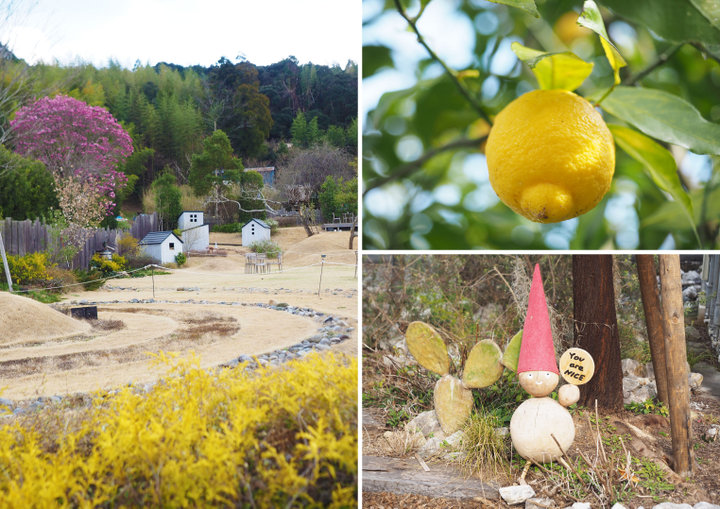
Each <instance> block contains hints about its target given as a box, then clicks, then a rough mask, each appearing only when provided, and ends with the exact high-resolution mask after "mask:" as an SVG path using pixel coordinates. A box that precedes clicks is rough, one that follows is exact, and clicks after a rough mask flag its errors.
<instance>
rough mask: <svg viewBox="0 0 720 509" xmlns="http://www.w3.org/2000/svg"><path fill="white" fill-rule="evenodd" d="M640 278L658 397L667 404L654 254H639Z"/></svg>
mask: <svg viewBox="0 0 720 509" xmlns="http://www.w3.org/2000/svg"><path fill="white" fill-rule="evenodd" d="M635 263H636V264H637V271H638V279H639V281H640V294H641V295H642V303H643V310H644V311H645V325H646V327H647V335H648V342H649V343H650V355H651V356H652V364H653V371H654V372H655V382H656V384H657V391H658V399H659V400H660V401H662V402H663V403H665V405H667V404H668V403H669V402H670V401H669V399H668V386H667V363H666V361H665V329H664V324H663V320H662V314H661V306H660V291H659V289H658V285H657V280H656V278H655V258H654V256H653V255H637V256H636V257H635Z"/></svg>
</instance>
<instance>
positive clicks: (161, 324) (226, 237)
mask: <svg viewBox="0 0 720 509" xmlns="http://www.w3.org/2000/svg"><path fill="white" fill-rule="evenodd" d="M273 239H274V240H276V241H277V242H278V243H279V244H280V246H281V248H282V249H283V251H284V252H285V257H284V260H283V262H284V263H283V265H284V266H283V272H277V268H275V267H273V271H272V272H270V273H268V274H247V273H245V257H244V253H245V251H246V250H245V249H244V248H242V247H240V246H226V244H234V243H237V244H239V243H240V241H239V240H240V239H239V235H234V234H212V235H211V245H213V244H214V243H215V242H217V243H218V248H219V249H220V250H223V251H225V252H226V256H217V257H191V258H190V259H189V261H188V264H187V265H186V266H185V267H183V268H182V269H177V270H172V271H171V273H170V274H167V275H156V276H155V277H143V278H132V279H131V278H125V279H114V280H110V281H108V282H107V283H106V284H105V285H104V286H103V287H102V288H100V289H99V290H97V291H93V292H85V291H77V292H72V293H69V294H67V295H66V299H65V301H64V304H70V305H82V304H97V306H98V319H99V320H100V324H99V325H100V327H98V326H96V327H95V328H93V329H92V330H90V331H89V332H86V333H83V334H77V335H73V336H71V337H67V335H65V336H64V337H62V338H52V337H46V336H43V337H42V338H37V337H35V336H34V335H33V328H34V327H33V321H34V320H35V321H39V322H41V321H42V316H37V317H34V318H33V317H26V318H25V320H26V324H25V325H23V324H18V323H17V321H16V326H18V327H26V329H27V331H26V334H25V335H21V337H20V338H19V340H17V341H14V342H13V344H12V345H5V346H3V347H1V348H0V395H1V396H3V397H6V398H10V399H23V398H30V397H37V396H50V395H55V394H65V393H73V392H83V391H93V390H97V389H108V388H111V387H115V386H118V385H122V384H126V383H129V382H132V383H145V382H150V381H152V380H154V379H156V378H157V377H158V376H160V375H162V374H163V373H164V372H165V371H166V368H165V367H162V366H152V365H151V363H150V362H149V359H150V358H151V356H150V355H148V352H150V353H157V352H159V351H175V352H179V353H180V355H182V356H188V355H191V352H194V353H195V354H197V355H198V356H199V357H200V359H201V360H200V362H201V365H202V366H205V367H210V366H216V365H219V364H222V363H224V362H227V361H228V360H231V359H234V358H237V357H238V356H240V355H242V354H247V355H260V354H262V353H266V352H270V351H274V350H277V349H282V348H287V347H289V346H292V345H294V344H296V343H299V342H300V341H302V340H303V339H306V338H308V337H310V336H312V335H313V334H315V333H316V332H317V330H318V328H319V327H320V326H321V325H322V324H321V323H318V321H317V320H315V319H312V318H310V317H305V316H297V315H293V314H291V313H289V312H285V311H282V310H275V309H268V308H266V307H259V306H260V305H267V304H280V303H286V304H287V305H289V306H295V307H299V308H309V309H312V310H314V311H318V312H322V313H325V314H328V315H332V316H334V317H336V318H337V319H339V320H342V321H343V322H345V323H346V324H347V325H348V326H349V328H352V329H353V330H352V331H351V332H350V333H349V334H348V335H349V336H350V339H348V340H346V341H344V342H342V343H340V344H338V345H335V346H334V347H333V349H334V350H337V351H340V352H344V353H346V354H349V355H357V344H358V340H357V330H356V329H357V310H358V292H357V284H358V283H357V281H358V280H357V279H356V278H355V265H354V264H355V253H354V251H352V250H348V249H347V241H348V234H347V233H344V232H339V233H335V232H332V233H322V234H320V235H315V236H313V237H310V238H307V237H306V236H305V235H304V232H303V231H302V228H288V229H282V230H280V234H279V235H277V236H276V237H274V238H273ZM320 254H326V258H325V263H324V264H323V266H322V267H321V264H320V260H321V257H320ZM321 270H322V280H321V279H320V277H321ZM318 290H320V291H319V292H318ZM318 293H319V294H318ZM41 314H42V313H38V315H41Z"/></svg>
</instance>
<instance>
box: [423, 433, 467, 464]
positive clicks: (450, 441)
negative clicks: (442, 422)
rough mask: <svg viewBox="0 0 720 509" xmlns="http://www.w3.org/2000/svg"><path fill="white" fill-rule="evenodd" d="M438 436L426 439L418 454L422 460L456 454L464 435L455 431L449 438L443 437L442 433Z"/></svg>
mask: <svg viewBox="0 0 720 509" xmlns="http://www.w3.org/2000/svg"><path fill="white" fill-rule="evenodd" d="M439 435H440V436H433V437H431V438H428V439H427V441H426V442H425V445H423V446H422V447H421V448H420V450H418V454H420V456H421V457H423V458H432V457H434V456H443V457H446V456H448V455H451V454H452V453H454V452H456V450H457V448H458V447H459V445H460V442H461V441H462V439H463V437H464V436H465V434H464V433H463V432H462V431H456V432H455V433H453V434H452V435H450V436H447V437H446V436H445V435H444V434H443V433H442V432H441V433H440V434H439Z"/></svg>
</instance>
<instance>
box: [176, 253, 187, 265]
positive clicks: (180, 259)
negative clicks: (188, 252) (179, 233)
mask: <svg viewBox="0 0 720 509" xmlns="http://www.w3.org/2000/svg"><path fill="white" fill-rule="evenodd" d="M186 261H187V256H185V253H178V254H176V255H175V263H177V266H178V267H182V266H183V265H185V262H186Z"/></svg>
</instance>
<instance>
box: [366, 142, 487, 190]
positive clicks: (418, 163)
mask: <svg viewBox="0 0 720 509" xmlns="http://www.w3.org/2000/svg"><path fill="white" fill-rule="evenodd" d="M486 139H487V135H485V136H482V137H480V138H462V139H459V140H455V141H451V142H450V143H448V144H446V145H442V146H440V147H436V148H433V149H431V150H428V151H427V152H425V153H424V154H423V155H422V156H420V157H419V158H417V159H415V160H414V161H411V162H409V163H407V164H404V165H402V166H398V167H397V168H396V169H395V171H393V172H392V173H391V174H389V175H385V176H383V177H378V178H376V179H373V180H371V181H370V182H369V183H368V185H367V186H366V187H365V191H363V196H365V195H366V194H367V193H368V192H369V191H372V190H373V189H375V188H378V187H381V186H384V185H385V184H387V183H389V182H393V181H395V180H399V179H401V178H405V177H407V176H408V175H410V174H411V173H413V172H414V171H416V170H419V169H420V168H421V167H422V165H423V164H425V163H426V162H428V161H429V160H430V159H432V158H433V157H435V156H436V155H438V154H441V153H442V152H446V151H448V150H455V149H458V148H478V147H480V145H481V144H482V142H484V141H485V140H486Z"/></svg>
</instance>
